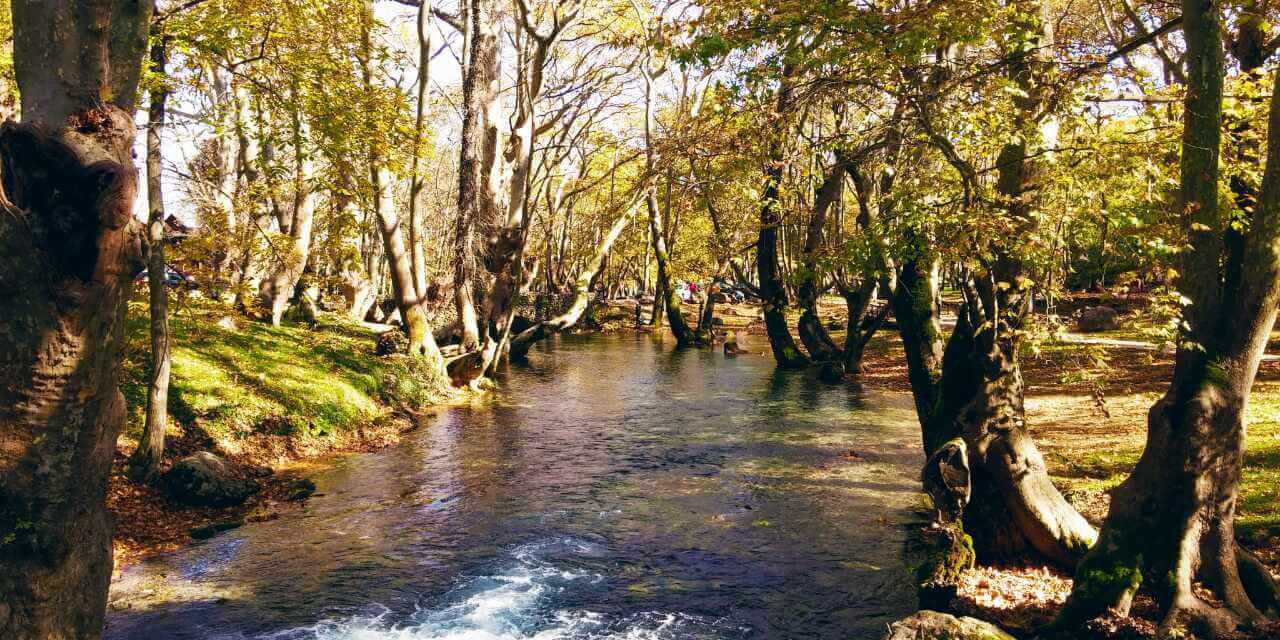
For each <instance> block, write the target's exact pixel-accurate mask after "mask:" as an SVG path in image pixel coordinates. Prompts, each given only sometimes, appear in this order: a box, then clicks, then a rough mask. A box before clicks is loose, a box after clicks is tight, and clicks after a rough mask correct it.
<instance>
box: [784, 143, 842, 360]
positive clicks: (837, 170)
mask: <svg viewBox="0 0 1280 640" xmlns="http://www.w3.org/2000/svg"><path fill="white" fill-rule="evenodd" d="M844 177H845V165H844V163H843V162H841V161H837V162H836V164H835V166H833V167H832V168H831V172H830V173H829V174H828V175H827V177H826V178H825V179H824V180H823V181H822V185H821V186H820V187H818V190H817V191H816V192H815V193H814V199H813V213H812V215H810V216H809V229H808V233H807V234H806V236H805V241H804V253H803V261H804V269H803V271H802V272H801V275H800V286H799V287H798V288H797V296H796V297H797V300H796V301H797V303H798V304H799V306H800V321H799V323H798V324H797V327H796V332H797V333H799V334H800V341H801V342H802V343H804V347H805V349H807V350H808V351H809V357H810V358H812V359H814V360H817V361H819V362H834V361H838V360H840V359H841V358H840V356H841V351H840V349H839V347H837V346H836V343H835V342H834V341H833V340H832V339H831V336H830V335H829V334H828V333H827V329H826V327H824V326H822V319H821V318H820V317H818V295H819V293H820V291H819V288H818V283H819V281H820V280H821V274H819V273H818V251H819V250H820V249H821V248H822V244H823V231H824V230H825V228H826V225H827V213H828V212H829V211H830V210H831V207H832V205H833V204H834V203H835V202H836V201H837V200H838V199H840V198H841V197H842V196H843V194H844ZM850 310H851V311H852V308H851V309H850ZM850 318H852V315H850Z"/></svg>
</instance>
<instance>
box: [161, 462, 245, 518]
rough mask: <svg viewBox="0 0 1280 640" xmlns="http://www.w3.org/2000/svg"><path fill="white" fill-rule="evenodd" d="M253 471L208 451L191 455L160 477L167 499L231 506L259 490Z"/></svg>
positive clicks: (205, 504) (194, 504) (195, 504)
mask: <svg viewBox="0 0 1280 640" xmlns="http://www.w3.org/2000/svg"><path fill="white" fill-rule="evenodd" d="M254 475H255V474H254V473H252V472H251V471H250V470H248V469H245V468H243V467H240V466H237V465H235V464H232V463H231V462H228V461H227V460H224V459H223V458H220V457H218V456H216V455H214V454H212V453H209V452H208V451H200V452H198V453H194V454H191V455H189V456H187V457H185V458H183V459H181V460H179V461H178V462H177V463H176V464H174V465H173V468H171V469H169V471H168V472H167V473H165V474H164V476H162V477H161V478H160V484H161V486H162V487H163V488H164V490H165V492H166V493H167V494H168V495H169V497H170V498H173V499H174V500H176V501H178V502H181V503H183V504H187V505H192V506H198V507H232V506H235V505H238V504H242V503H243V502H244V501H245V500H247V499H248V498H249V496H251V495H253V494H255V493H257V492H258V489H259V487H258V483H257V481H255V480H254V479H253V476H254Z"/></svg>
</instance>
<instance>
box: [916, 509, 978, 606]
mask: <svg viewBox="0 0 1280 640" xmlns="http://www.w3.org/2000/svg"><path fill="white" fill-rule="evenodd" d="M921 542H922V545H921V546H922V547H923V555H924V558H923V560H922V561H921V563H920V564H919V566H917V567H916V575H915V578H916V585H917V587H918V589H919V596H920V606H922V607H926V608H946V607H947V606H948V604H949V603H950V602H951V599H952V598H954V597H955V595H956V589H957V587H959V585H960V576H961V575H962V574H963V573H964V572H965V571H967V570H969V569H972V568H973V563H974V560H975V557H976V556H975V554H974V551H973V539H972V538H970V537H969V535H968V534H966V533H965V532H964V530H963V529H962V528H961V527H960V525H959V524H958V523H954V522H951V523H946V524H935V525H932V526H930V527H929V528H927V529H925V530H924V531H923V532H922V533H921Z"/></svg>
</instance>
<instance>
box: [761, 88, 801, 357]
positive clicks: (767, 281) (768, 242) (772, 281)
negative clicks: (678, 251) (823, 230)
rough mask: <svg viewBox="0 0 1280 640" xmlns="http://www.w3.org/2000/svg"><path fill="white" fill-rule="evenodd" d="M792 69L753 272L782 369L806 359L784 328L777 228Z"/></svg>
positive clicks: (781, 96) (767, 175) (782, 92)
mask: <svg viewBox="0 0 1280 640" xmlns="http://www.w3.org/2000/svg"><path fill="white" fill-rule="evenodd" d="M792 75H794V69H793V68H792V67H791V65H790V64H786V63H784V65H783V69H782V84H781V86H780V87H779V88H778V113H777V117H778V118H779V122H778V124H777V127H776V128H777V130H776V131H774V132H772V138H771V140H770V142H769V147H770V148H769V155H768V159H767V161H766V164H765V167H764V190H763V192H764V193H763V200H762V201H761V203H760V235H759V236H758V237H757V239H756V273H757V275H758V276H759V278H760V287H759V288H760V296H761V297H762V298H763V299H764V328H765V333H767V334H768V335H769V346H770V347H771V348H772V349H773V358H774V360H775V361H777V363H778V366H779V367H781V368H783V369H796V368H800V367H804V366H807V365H808V364H809V359H808V358H807V357H805V355H804V354H803V353H801V352H800V349H798V348H796V342H795V339H794V338H792V337H791V329H790V328H789V327H788V326H787V306H788V300H787V289H786V287H785V286H783V282H782V275H781V271H780V269H779V264H778V229H779V228H780V227H781V226H782V203H781V202H779V201H778V198H779V196H780V194H779V187H780V186H781V184H782V174H783V149H782V145H783V138H784V137H785V136H786V132H787V131H789V130H790V127H789V126H788V125H787V124H786V123H788V122H789V121H790V120H789V114H790V111H791V108H792V101H793V98H794V95H793V92H794V91H795V89H794V87H792V81H791V76H792Z"/></svg>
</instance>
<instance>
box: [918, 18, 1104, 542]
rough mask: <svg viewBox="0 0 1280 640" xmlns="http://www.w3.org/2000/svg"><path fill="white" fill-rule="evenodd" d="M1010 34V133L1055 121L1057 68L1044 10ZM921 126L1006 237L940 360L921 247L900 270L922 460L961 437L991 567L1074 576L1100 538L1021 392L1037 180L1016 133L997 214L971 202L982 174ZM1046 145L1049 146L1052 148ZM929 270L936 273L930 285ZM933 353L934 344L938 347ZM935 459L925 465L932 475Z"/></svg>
mask: <svg viewBox="0 0 1280 640" xmlns="http://www.w3.org/2000/svg"><path fill="white" fill-rule="evenodd" d="M1022 9H1023V10H1022V11H1019V12H1018V13H1017V14H1016V17H1017V23H1016V24H1015V25H1014V26H1015V27H1016V28H1017V29H1019V30H1021V32H1022V33H1024V34H1025V35H1026V37H1025V38H1019V39H1017V40H1016V41H1015V47H1016V48H1015V49H1014V50H1013V51H1011V52H1010V53H1009V55H1008V59H1009V63H1008V65H1007V72H1008V73H1009V75H1010V80H1012V81H1013V82H1014V83H1015V84H1017V86H1018V87H1019V88H1020V89H1021V92H1020V94H1019V95H1018V96H1017V97H1015V98H1014V107H1015V109H1014V126H1015V128H1016V130H1018V131H1023V130H1026V129H1028V128H1032V127H1034V126H1037V125H1040V124H1042V122H1043V119H1044V118H1046V117H1049V116H1048V115H1046V114H1044V113H1042V107H1043V105H1044V100H1045V96H1044V93H1045V92H1044V89H1043V86H1044V85H1043V83H1044V77H1045V76H1044V75H1043V74H1045V73H1047V71H1048V70H1050V69H1051V67H1052V65H1051V64H1050V63H1048V62H1046V61H1044V60H1042V59H1041V56H1042V51H1043V45H1044V44H1045V43H1047V42H1052V34H1051V33H1050V30H1049V26H1048V25H1049V21H1048V20H1046V19H1045V17H1044V10H1045V5H1044V4H1043V3H1041V2H1035V1H1032V2H1027V3H1026V6H1025V7H1023V8H1022ZM920 120H921V124H922V126H923V128H924V130H925V132H926V134H927V136H928V138H929V139H930V142H931V143H932V144H933V145H934V146H935V147H937V148H938V150H939V152H940V153H941V154H942V156H943V157H944V158H946V160H947V162H948V163H949V164H950V165H952V167H953V168H954V169H955V170H956V172H957V173H958V174H959V177H960V180H961V181H962V183H963V186H964V190H965V193H966V195H967V197H966V202H965V204H966V206H967V207H968V209H969V210H970V211H971V212H972V215H993V214H997V215H999V216H1000V217H1001V218H1002V220H1003V221H1004V222H1005V224H1006V226H1007V227H1008V229H1009V231H1008V233H1007V234H1005V235H1002V236H1001V237H999V238H993V239H989V256H990V257H987V258H984V259H983V260H982V261H980V262H979V263H978V264H977V265H976V266H975V268H974V270H973V271H972V272H966V273H964V274H963V276H962V277H961V288H962V292H963V293H964V303H963V304H962V305H961V308H960V310H959V312H958V316H959V317H958V319H957V323H956V328H955V330H954V331H953V332H952V335H951V337H950V339H949V340H948V342H947V344H946V348H945V351H943V353H942V358H941V360H940V361H939V360H938V359H937V355H938V351H939V345H940V344H941V342H940V339H939V337H938V331H937V327H938V323H937V315H936V314H937V311H938V303H937V271H936V269H937V261H936V259H932V258H931V257H930V256H929V251H928V250H927V249H926V248H925V241H923V239H922V237H920V236H917V237H916V238H915V240H916V242H915V245H914V249H915V255H911V256H908V259H907V260H906V261H904V262H905V263H906V264H904V269H903V274H902V279H901V280H900V282H899V285H898V289H899V292H900V293H901V294H902V295H900V296H899V298H900V301H899V303H898V305H897V306H896V307H895V312H897V311H898V309H899V308H900V309H901V314H902V315H900V316H899V320H900V323H901V319H902V318H903V317H907V318H909V320H908V322H906V323H904V328H903V342H904V345H906V347H907V351H908V365H909V367H910V368H911V369H913V370H912V371H911V375H910V377H911V383H912V389H913V391H914V392H916V393H917V395H916V406H917V410H918V411H920V412H921V413H920V416H919V417H920V422H921V426H922V428H923V435H924V443H925V448H926V450H927V451H928V452H929V453H930V454H931V456H933V455H948V452H947V451H945V450H940V447H941V446H942V444H943V443H946V442H948V441H952V440H953V439H955V438H959V440H958V441H957V442H959V443H961V444H962V446H964V447H965V448H966V450H967V451H966V453H967V458H968V460H969V465H968V466H969V474H970V477H969V482H968V485H969V487H970V498H969V500H970V503H969V504H968V506H967V508H965V510H964V520H963V522H964V527H965V530H966V532H967V533H969V534H970V535H971V536H972V537H973V540H974V546H975V549H976V551H977V553H978V557H979V558H980V559H983V560H985V561H992V560H1000V559H1004V558H1008V557H1017V556H1021V555H1023V554H1025V553H1027V552H1028V551H1033V552H1035V553H1037V554H1039V555H1041V556H1043V557H1044V558H1046V559H1048V560H1049V561H1052V562H1054V563H1056V564H1058V565H1060V566H1064V567H1074V566H1075V563H1076V562H1078V561H1079V559H1080V558H1081V557H1083V555H1084V553H1085V552H1086V551H1087V550H1088V548H1089V547H1090V545H1091V544H1092V543H1093V541H1094V539H1095V537H1096V533H1095V532H1094V530H1093V528H1092V527H1091V526H1090V525H1089V524H1088V522H1087V521H1085V520H1084V518H1083V517H1081V516H1080V514H1079V513H1077V512H1076V510H1075V509H1074V508H1073V507H1071V505H1070V504H1069V503H1067V501H1066V500H1065V499H1064V498H1063V497H1062V495H1061V494H1060V493H1059V492H1058V490H1057V489H1056V488H1055V487H1054V486H1053V483H1052V481H1051V480H1050V479H1049V475H1048V471H1047V469H1046V467H1045V464H1044V460H1043V458H1042V457H1041V455H1040V453H1039V451H1038V450H1037V448H1036V446H1035V443H1034V442H1033V441H1032V439H1031V437H1030V435H1029V434H1028V432H1027V428H1026V413H1025V410H1024V407H1023V394H1024V389H1023V382H1022V373H1021V368H1020V366H1019V362H1018V353H1019V346H1020V341H1021V336H1022V333H1023V323H1024V320H1025V317H1026V314H1027V312H1028V305H1029V297H1028V288H1029V280H1028V279H1027V278H1026V277H1025V275H1024V270H1025V266H1024V264H1023V262H1022V259H1021V257H1020V254H1019V252H1020V251H1022V247H1021V246H1020V242H1021V239H1023V238H1026V237H1027V236H1028V235H1029V234H1030V233H1031V232H1032V231H1033V230H1034V228H1035V216H1034V215H1032V210H1033V203H1034V198H1035V197H1036V194H1037V193H1039V191H1040V185H1039V184H1038V183H1037V181H1038V180H1039V178H1040V175H1041V173H1042V172H1041V171H1040V170H1039V167H1038V163H1037V161H1036V160H1035V159H1034V158H1036V157H1038V156H1037V155H1033V154H1031V153H1029V151H1028V146H1029V145H1028V142H1027V140H1026V136H1025V135H1024V134H1021V133H1018V134H1011V138H1012V140H1011V141H1010V142H1009V143H1007V144H1005V145H1004V146H1003V147H1002V148H1001V150H1000V153H999V155H998V158H997V162H996V165H997V168H998V173H997V178H996V198H995V202H994V209H995V210H994V211H993V210H991V209H988V208H987V207H988V205H986V204H982V203H980V201H979V199H978V198H974V197H972V194H974V193H976V192H977V191H978V190H979V189H980V188H981V182H980V180H979V178H978V172H977V170H976V169H975V168H974V167H973V165H972V164H970V163H969V162H968V161H967V160H966V159H964V158H963V157H962V156H961V154H960V153H959V152H958V151H957V150H956V148H955V147H954V146H953V145H952V144H951V142H950V141H949V140H948V139H947V138H946V137H945V136H944V135H942V134H940V133H939V132H938V131H937V130H936V129H935V128H934V127H933V123H932V119H931V114H930V113H929V111H928V108H927V107H921V108H920ZM1041 142H1042V144H1045V145H1046V146H1048V145H1052V144H1053V141H1052V140H1048V139H1046V140H1043V141H1041ZM925 265H929V268H928V274H929V275H928V278H927V279H926V278H925V277H924V276H925V270H924V269H922V267H924V266H925ZM930 343H932V344H930ZM934 462H935V461H934V460H933V459H931V460H930V461H929V463H927V465H931V464H934Z"/></svg>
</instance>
